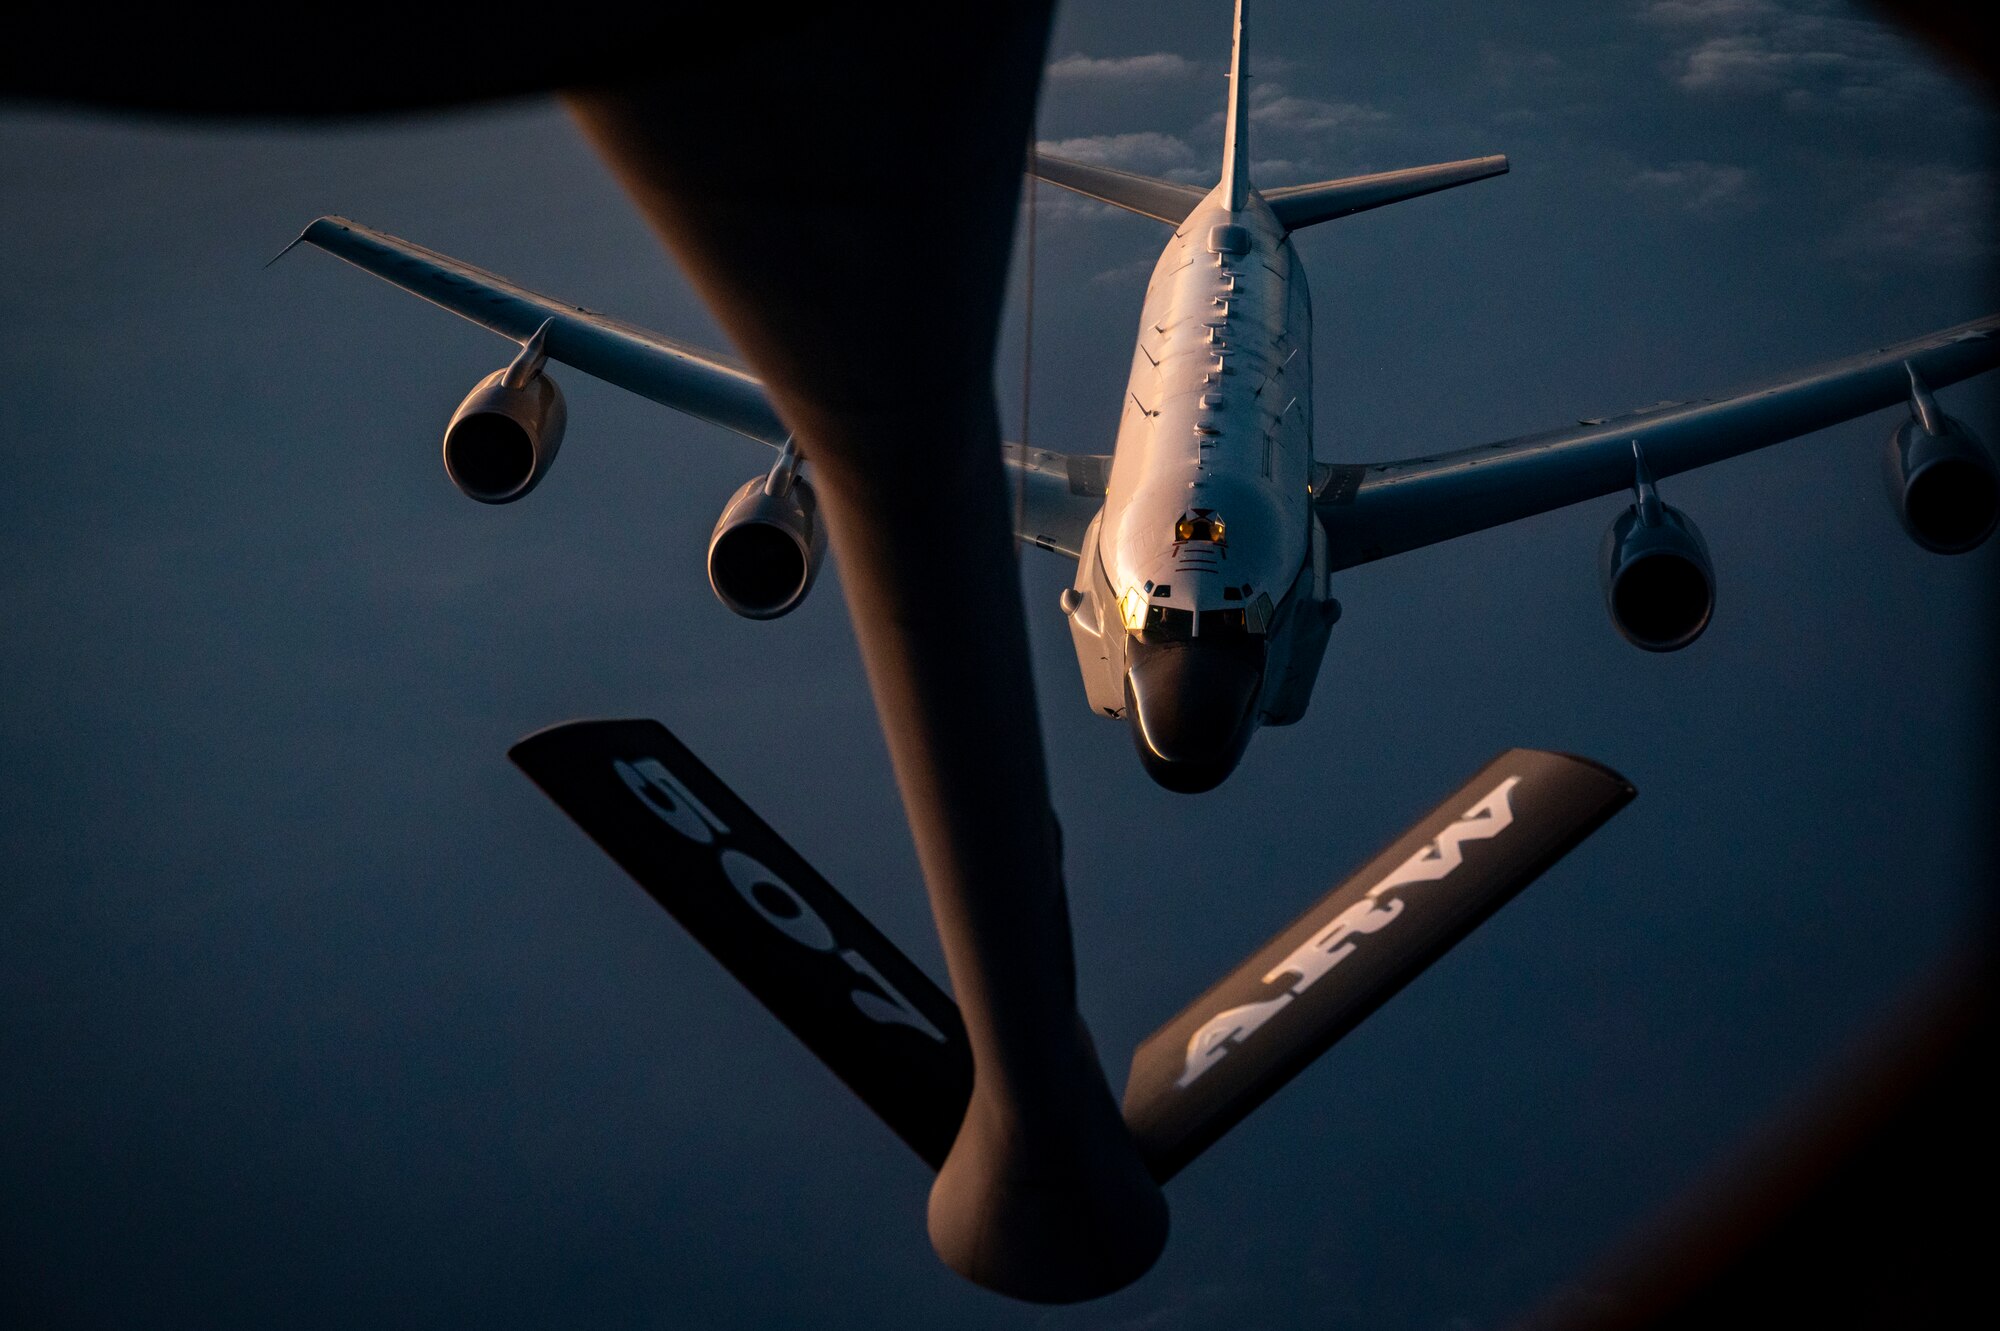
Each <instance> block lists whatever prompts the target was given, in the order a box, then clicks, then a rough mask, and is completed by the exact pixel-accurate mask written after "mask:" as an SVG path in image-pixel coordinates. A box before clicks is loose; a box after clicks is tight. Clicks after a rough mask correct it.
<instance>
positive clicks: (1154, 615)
mask: <svg viewBox="0 0 2000 1331" xmlns="http://www.w3.org/2000/svg"><path fill="white" fill-rule="evenodd" d="M1200 627H1201V632H1200V633H1199V634H1197V633H1196V632H1195V612H1194V611H1192V610H1180V609H1176V608H1175V607H1173V606H1167V605H1149V606H1147V607H1146V613H1145V618H1144V619H1143V620H1142V621H1141V623H1140V624H1139V625H1138V626H1137V627H1134V628H1133V629H1132V632H1133V636H1135V637H1137V638H1138V639H1139V641H1141V642H1144V643H1162V642H1186V641H1187V640H1188V639H1189V638H1194V637H1202V638H1211V637H1212V638H1241V637H1245V636H1247V635H1248V634H1249V633H1250V631H1251V630H1250V624H1249V619H1248V617H1247V616H1245V615H1244V613H1243V612H1242V611H1241V610H1204V611H1202V612H1201V626H1200Z"/></svg>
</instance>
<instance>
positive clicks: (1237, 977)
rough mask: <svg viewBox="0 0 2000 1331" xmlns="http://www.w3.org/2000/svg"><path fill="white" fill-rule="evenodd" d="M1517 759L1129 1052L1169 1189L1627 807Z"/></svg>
mask: <svg viewBox="0 0 2000 1331" xmlns="http://www.w3.org/2000/svg"><path fill="white" fill-rule="evenodd" d="M1632 796H1633V790H1632V787H1631V785H1630V784H1629V783H1628V782H1627V781H1626V780H1625V778H1624V777H1622V776H1619V775H1618V774H1617V773H1616V772H1613V771H1611V770H1610V769H1609V768H1605V767H1600V766H1598V765H1597V764H1596V763H1593V762H1590V761H1588V760H1586V759H1582V758H1572V757H1569V756H1567V755H1565V754H1560V753H1545V752H1542V751H1540V750H1536V749H1510V750H1509V751H1507V752H1506V753H1503V754H1501V755H1500V756H1499V757H1498V758H1495V759H1494V760H1493V761H1492V762H1490V763H1488V764H1487V765H1486V766H1485V767H1484V768H1483V769H1481V771H1480V772H1479V774H1478V775H1477V776H1475V777H1473V778H1472V779H1471V780H1470V781H1468V782H1466V783H1465V785H1463V786H1461V787H1460V788H1459V789H1458V790H1457V792H1455V793H1454V794H1453V795H1452V796H1451V797H1450V798H1448V799H1446V800H1445V801H1444V802H1443V803H1442V804H1440V805H1438V806H1437V808H1435V809H1433V810H1432V811H1431V812H1430V813H1428V814H1426V815H1425V816H1424V817H1423V818H1422V819H1421V820H1419V821H1418V822H1417V823H1416V825H1415V826H1413V827H1411V828H1410V830H1409V831H1407V832H1405V833H1404V834H1403V835H1402V837H1401V838H1400V839H1399V840H1397V841H1396V842H1395V843H1394V844H1393V845H1391V846H1390V847H1389V848H1388V849H1387V850H1385V851H1383V852H1382V853H1381V854H1380V855H1377V856H1376V857H1375V858H1374V859H1372V860H1370V861H1369V862H1368V863H1367V864H1365V865H1363V866H1362V868H1361V869H1360V871H1359V872H1357V873H1356V874H1354V875H1353V876H1352V877H1350V878H1349V879H1348V880H1347V881H1346V882H1344V883H1342V884H1341V885H1340V886H1339V887H1336V888H1335V889H1334V890H1333V891H1332V892H1330V893H1328V894H1327V895H1326V896H1325V897H1322V898H1321V899H1320V901H1319V902H1318V903H1317V904H1316V905H1314V906H1313V908H1312V909H1311V910H1308V911H1307V912H1306V913H1305V914H1303V915H1301V916H1300V917H1299V918H1298V919H1297V920H1296V921H1294V922H1293V923H1292V924H1291V925H1290V926H1289V927H1288V928H1286V929H1284V930H1283V931H1282V932H1280V933H1279V934H1278V935H1277V936H1276V937H1274V938H1272V939H1271V941H1270V942H1268V943H1266V944H1265V945H1264V946H1263V947H1262V948H1261V949H1259V950H1258V951H1257V952H1256V953H1255V954H1254V955H1253V956H1251V957H1250V959H1249V960H1247V961H1245V962H1244V963H1243V964H1242V965H1241V966H1238V967H1237V968H1236V969H1235V971H1233V972H1231V973H1230V975H1229V976H1227V977H1226V978H1225V979H1223V980H1222V982H1221V983H1219V984H1217V985H1215V986H1214V987H1213V988H1211V989H1210V990H1209V991H1208V992H1207V993H1205V994H1203V995H1202V996H1201V997H1200V998H1198V999H1196V1000H1195V1001H1194V1002H1193V1003H1192V1004H1190V1005H1189V1006H1188V1008H1187V1010H1186V1011H1184V1012H1182V1013H1181V1014H1180V1015H1179V1016H1177V1017H1175V1018H1174V1019H1173V1020H1172V1021H1170V1022H1168V1023H1167V1024H1166V1025H1164V1026H1162V1027H1161V1028H1160V1029H1159V1030H1157V1031H1155V1032H1154V1033H1153V1034H1152V1035H1151V1036H1150V1037H1149V1038H1148V1039H1147V1040H1146V1042H1145V1043H1144V1044H1142V1045H1140V1046H1139V1048H1138V1051H1137V1052H1136V1053H1134V1054H1133V1056H1132V1072H1131V1077H1130V1079H1129V1080H1128V1081H1127V1082H1126V1086H1125V1121H1126V1123H1127V1125H1128V1126H1130V1128H1131V1129H1132V1135H1133V1137H1134V1138H1135V1139H1136V1140H1137V1142H1138V1143H1139V1151H1140V1154H1141V1155H1142V1156H1144V1157H1145V1160H1146V1163H1147V1166H1148V1167H1149V1168H1150V1169H1151V1170H1152V1172H1153V1177H1154V1178H1156V1179H1159V1180H1160V1181H1162V1182H1165V1181H1166V1180H1167V1179H1169V1178H1171V1177H1172V1176H1173V1175H1174V1174H1176V1173H1178V1172H1179V1171H1180V1170H1181V1168H1182V1167H1183V1166H1185V1165H1186V1164H1187V1163H1188V1162H1189V1161H1191V1160H1193V1159H1194V1158H1195V1157H1196V1156H1197V1155H1199V1154H1201V1152H1202V1151H1203V1150H1205V1149H1206V1148H1207V1147H1208V1146H1210V1145H1211V1144H1212V1143H1214V1142H1215V1141H1216V1139H1217V1138H1219V1137H1221V1136H1222V1134H1223V1133H1225V1132H1227V1131H1228V1130H1229V1129H1230V1128H1231V1127H1233V1126H1235V1125H1236V1124H1237V1123H1238V1122H1240V1121H1242V1119H1243V1118H1244V1116H1245V1115H1247V1114H1249V1113H1250V1111H1251V1110H1253V1109H1255V1108H1256V1107H1257V1106H1258V1105H1260V1104H1262V1103H1263V1102H1264V1101H1265V1100H1267V1099H1269V1098H1270V1097H1271V1095H1272V1094H1273V1093H1275V1092H1276V1091H1277V1090H1278V1088H1279V1087H1281V1086H1283V1085H1284V1084H1285V1083H1286V1082H1288V1081H1290V1080H1291V1079H1292V1078H1293V1077H1294V1076H1296V1075H1297V1074H1298V1073H1299V1072H1300V1070H1302V1069H1303V1068H1304V1067H1305V1066H1306V1065H1307V1064H1309V1063H1311V1062H1312V1061H1313V1060H1314V1059H1316V1058H1318V1057H1319V1056H1320V1055H1321V1054H1323V1053H1325V1052H1326V1051H1327V1049H1329V1048H1330V1047H1332V1045H1333V1043H1334V1042H1335V1041H1336V1040H1338V1039H1339V1038H1340V1037H1341V1036H1343V1035H1345V1034H1346V1033H1347V1032H1349V1031H1351V1030H1353V1029H1354V1027H1355V1026H1357V1025H1359V1024H1360V1022H1361V1020H1362V1019H1363V1018H1365V1017H1366V1016H1367V1015H1368V1014H1369V1013H1371V1012H1373V1011H1374V1010H1375V1009H1376V1008H1378V1007H1380V1006H1381V1005H1382V1004H1383V1003H1385V1002H1387V1001H1388V1000H1389V999H1390V998H1391V997H1393V996H1394V995H1395V994H1396V993H1397V991H1399V990H1400V989H1402V988H1403V986H1404V985H1406V984H1408V983H1409V982H1410V981H1411V980H1413V979H1415V978H1416V976H1417V975H1418V974H1419V973H1420V972H1421V971H1422V970H1423V969H1424V968H1425V967H1426V966H1428V965H1430V964H1431V963H1432V962H1433V961H1436V960H1437V959H1438V958H1439V957H1441V956H1443V955H1444V953H1445V952H1447V951H1448V950H1450V948H1451V946H1452V945H1453V944H1454V943H1456V942H1458V940H1459V939H1461V938H1464V937H1465V936H1466V935H1467V934H1469V933H1471V932H1472V931H1473V930H1474V929H1475V928H1477V927H1478V926H1479V925H1480V924H1482V923H1484V922H1485V920H1486V919H1487V917H1488V916H1490V915H1492V914H1493V912H1494V911H1496V910H1498V909H1500V907H1501V906H1503V905H1505V904H1506V903H1507V902H1508V901H1509V900H1511V899H1512V898H1513V897H1514V896H1515V894H1517V893H1518V892H1520V891H1521V889H1522V888H1524V887H1526V886H1527V885H1528V884H1529V883H1531V882H1533V881H1534V880H1535V879H1536V878H1537V877H1539V876H1540V875H1541V874H1542V873H1543V871H1545V870H1546V869H1548V867H1549V866H1550V865H1552V864H1554V863H1555V862H1556V861H1557V860H1559V859H1561V858H1562V857H1563V856H1564V855H1565V854H1567V853H1568V852H1569V851H1570V850H1571V849H1572V848H1573V847H1575V846H1576V845H1577V844H1578V843H1579V842H1581V841H1582V840H1583V839H1584V838H1585V837H1587V836H1589V835H1590V834H1591V833H1592V832H1594V831H1596V830H1597V829H1598V828H1599V827H1600V826H1602V825H1603V824H1604V822H1605V820H1606V819H1608V818H1610V817H1611V815H1612V814H1614V813H1616V812H1617V811H1618V810H1619V809H1621V808H1623V807H1624V806H1625V804H1626V803H1627V802H1629V801H1630V800H1631V798H1632Z"/></svg>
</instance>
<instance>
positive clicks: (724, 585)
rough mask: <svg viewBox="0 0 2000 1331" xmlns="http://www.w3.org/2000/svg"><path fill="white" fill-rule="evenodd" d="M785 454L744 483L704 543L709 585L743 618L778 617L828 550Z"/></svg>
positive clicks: (812, 501) (809, 494)
mask: <svg viewBox="0 0 2000 1331" xmlns="http://www.w3.org/2000/svg"><path fill="white" fill-rule="evenodd" d="M794 465H795V464H794V462H793V459H792V455H791V454H790V452H789V451H787V453H786V455H785V457H783V458H780V459H779V462H778V465H777V466H776V467H773V468H772V469H771V473H770V474H769V475H768V476H754V477H752V478H751V479H749V480H747V481H745V482H744V483H743V485H742V487H741V488H740V489H738V490H737V491H736V493H735V494H733V495H731V496H730V498H729V503H728V504H727V505H725V506H724V507H723V510H722V516H721V517H720V518H718V519H717V520H716V523H715V534H714V535H713V536H711V537H709V540H708V585H709V586H710V587H712V588H714V589H715V596H716V599H717V600H719V601H721V602H722V603H723V604H724V605H726V606H728V607H729V608H730V609H731V610H733V611H735V612H736V613H737V614H739V615H742V616H743V617H744V618H745V619H776V618H777V617H778V616H780V615H783V614H788V613H790V612H791V611H792V610H794V609H796V608H797V607H798V604H799V602H801V601H803V600H805V599H806V593H807V592H808V591H810V590H812V585H813V579H814V578H816V577H818V576H819V566H820V564H821V563H822V562H824V556H825V554H826V525H825V523H824V522H822V521H821V519H820V515H819V500H818V497H817V496H815V495H814V494H813V489H812V485H811V483H810V482H808V481H807V480H806V479H805V478H804V477H802V476H798V475H796V474H794V471H793V467H794Z"/></svg>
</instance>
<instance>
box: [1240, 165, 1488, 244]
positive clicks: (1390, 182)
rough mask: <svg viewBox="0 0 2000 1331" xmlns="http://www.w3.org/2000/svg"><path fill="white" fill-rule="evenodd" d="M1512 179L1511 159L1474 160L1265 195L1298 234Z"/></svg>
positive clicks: (1287, 227)
mask: <svg viewBox="0 0 2000 1331" xmlns="http://www.w3.org/2000/svg"><path fill="white" fill-rule="evenodd" d="M1506 174H1507V159H1506V158H1505V157H1470V158H1467V159H1466V160H1465V161H1462V162H1440V163H1439V164H1437V165H1436V166H1413V167H1409V168H1407V169H1405V170H1402V171H1383V172H1380V173H1378V174H1376V175H1372V176H1348V177H1346V178H1345V179H1343V180H1322V181H1319V182H1318V183H1317V184H1312V185H1292V186H1288V187H1287V188H1285V189H1273V190H1265V191H1264V202H1266V203H1268V204H1270V205H1271V211H1272V212H1274V213H1276V214H1277V215H1278V221H1280V222H1281V223H1283V224H1284V227H1285V230H1287V231H1297V230H1298V229H1299V228H1300V227H1305V226H1311V225H1312V224H1313V223H1315V222H1330V221H1332V220H1333V219H1334V218H1336V217H1348V216H1351V215H1353V214H1354V213H1363V212H1367V211H1368V210H1369V209H1370V208H1380V207H1381V206H1382V205H1384V204H1388V203H1401V202H1402V201H1403V200H1404V199H1414V198H1416V197H1417V196H1419V195H1422V194H1435V193H1436V192H1437V191H1439V190H1441V189H1450V188H1452V187H1453V186H1454V185H1470V184H1471V183H1472V182H1473V181H1475V180H1485V179H1486V178H1487V177H1489V176H1504V175H1506Z"/></svg>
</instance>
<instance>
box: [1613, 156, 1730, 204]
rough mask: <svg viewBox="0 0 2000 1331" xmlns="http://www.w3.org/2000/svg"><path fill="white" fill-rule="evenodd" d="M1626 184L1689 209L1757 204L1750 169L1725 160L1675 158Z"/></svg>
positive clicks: (1644, 171)
mask: <svg viewBox="0 0 2000 1331" xmlns="http://www.w3.org/2000/svg"><path fill="white" fill-rule="evenodd" d="M1626 185H1627V187H1628V188H1630V189H1632V190H1634V191H1635V192H1638V193H1645V194H1657V195H1661V196H1664V197H1667V198H1670V199H1672V200H1673V201H1675V202H1676V203H1678V204H1679V205H1680V206H1681V207H1682V208H1685V209H1686V210H1687V211H1689V212H1691V213H1714V212H1723V211H1741V210H1745V209H1748V208H1752V207H1755V206H1756V194H1755V191H1754V190H1753V189H1752V188H1751V179H1750V172H1749V171H1748V170H1746V169H1745V168H1743V167H1740V166H1732V165H1730V164H1729V163H1727V162H1674V163H1672V164H1671V165H1669V166H1665V167H1660V168H1654V169H1649V170H1643V171H1640V172H1638V173H1637V174H1635V175H1634V176H1633V177H1632V178H1631V179H1630V180H1629V181H1627V182H1626Z"/></svg>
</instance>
